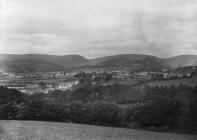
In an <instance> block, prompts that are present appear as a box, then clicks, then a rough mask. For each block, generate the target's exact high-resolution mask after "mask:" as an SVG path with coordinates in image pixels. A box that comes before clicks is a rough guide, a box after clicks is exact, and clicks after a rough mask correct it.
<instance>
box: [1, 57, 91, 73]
mask: <svg viewBox="0 0 197 140" xmlns="http://www.w3.org/2000/svg"><path fill="white" fill-rule="evenodd" d="M87 64H89V62H88V60H87V59H85V58H84V57H82V56H79V55H65V56H57V55H43V54H25V55H16V54H0V65H1V68H2V69H5V70H8V71H14V72H16V71H17V72H21V71H56V70H64V69H65V68H70V67H75V66H82V65H87Z"/></svg>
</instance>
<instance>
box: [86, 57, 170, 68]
mask: <svg viewBox="0 0 197 140" xmlns="http://www.w3.org/2000/svg"><path fill="white" fill-rule="evenodd" d="M90 61H91V62H92V64H94V65H96V66H99V67H141V68H142V69H145V70H160V69H163V68H169V66H168V65H167V64H166V62H165V61H163V60H162V59H159V58H157V57H155V56H150V55H140V54H122V55H114V56H107V57H100V58H96V59H92V60H90Z"/></svg>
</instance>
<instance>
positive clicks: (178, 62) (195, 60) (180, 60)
mask: <svg viewBox="0 0 197 140" xmlns="http://www.w3.org/2000/svg"><path fill="white" fill-rule="evenodd" d="M163 60H164V61H165V62H166V63H167V64H168V65H170V66H171V67H173V68H177V67H179V66H194V65H197V55H179V56H175V57H171V58H165V59H163Z"/></svg>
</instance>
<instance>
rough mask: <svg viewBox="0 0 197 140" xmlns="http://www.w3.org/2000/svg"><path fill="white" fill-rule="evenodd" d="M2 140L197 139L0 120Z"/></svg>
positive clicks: (76, 125) (194, 138) (162, 134)
mask: <svg viewBox="0 0 197 140" xmlns="http://www.w3.org/2000/svg"><path fill="white" fill-rule="evenodd" d="M0 139H1V140H196V139H197V136H193V135H183V134H172V133H158V132H151V131H144V130H135V129H125V128H109V127H99V126H91V125H81V124H72V123H54V122H38V121H5V120H0Z"/></svg>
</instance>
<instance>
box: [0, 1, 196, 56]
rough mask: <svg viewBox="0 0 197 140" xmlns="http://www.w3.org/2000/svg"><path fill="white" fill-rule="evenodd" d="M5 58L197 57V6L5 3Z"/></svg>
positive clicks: (0, 28) (0, 18)
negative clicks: (44, 55)
mask: <svg viewBox="0 0 197 140" xmlns="http://www.w3.org/2000/svg"><path fill="white" fill-rule="evenodd" d="M0 5H1V7H0V8H1V9H2V12H1V14H0V37H1V39H0V41H1V42H0V43H1V44H0V52H2V53H48V54H71V53H72V54H73V53H77V54H82V55H84V56H87V57H95V56H102V55H110V54H118V53H145V54H152V55H156V56H160V57H166V56H172V55H178V54H186V53H192V52H193V53H196V50H197V48H196V47H195V46H196V45H197V42H196V36H197V29H196V28H197V14H196V13H197V1H196V0H187V1H186V0H173V1H172V0H124V1H123V0H100V1H98V0H83V1H81V0H58V1H54V0H28V1H27V0H17V1H16V0H1V3H0Z"/></svg>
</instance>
